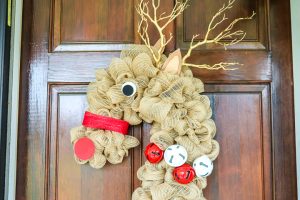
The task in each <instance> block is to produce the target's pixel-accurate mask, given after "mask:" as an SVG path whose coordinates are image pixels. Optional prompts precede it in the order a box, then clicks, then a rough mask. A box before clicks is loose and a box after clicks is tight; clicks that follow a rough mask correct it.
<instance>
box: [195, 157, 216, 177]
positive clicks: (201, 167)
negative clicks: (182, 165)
mask: <svg viewBox="0 0 300 200" xmlns="http://www.w3.org/2000/svg"><path fill="white" fill-rule="evenodd" d="M193 168H194V169H195V171H196V175H197V176H198V177H207V176H209V175H210V174H211V173H212V171H213V169H214V165H213V163H212V161H211V160H210V159H209V157H207V156H206V155H204V156H201V157H199V158H197V159H196V160H195V161H194V163H193Z"/></svg>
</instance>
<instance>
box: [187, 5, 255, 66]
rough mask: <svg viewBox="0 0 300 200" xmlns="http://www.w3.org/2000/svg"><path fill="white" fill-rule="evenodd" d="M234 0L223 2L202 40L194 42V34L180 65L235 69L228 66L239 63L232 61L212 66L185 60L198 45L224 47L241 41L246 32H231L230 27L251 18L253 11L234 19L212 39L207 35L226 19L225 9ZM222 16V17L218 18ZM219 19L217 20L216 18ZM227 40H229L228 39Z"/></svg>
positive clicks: (227, 8) (195, 36)
mask: <svg viewBox="0 0 300 200" xmlns="http://www.w3.org/2000/svg"><path fill="white" fill-rule="evenodd" d="M234 2H235V0H229V2H228V3H227V4H224V5H223V7H222V8H221V9H220V10H219V11H218V12H217V13H216V14H215V15H214V16H213V18H212V19H211V21H210V23H209V25H208V29H207V32H206V34H205V37H204V39H203V40H202V41H199V42H197V43H194V40H195V39H196V38H197V37H198V36H199V35H198V34H197V35H194V36H193V38H192V40H191V43H190V48H189V50H188V52H187V54H186V55H185V56H184V57H183V59H182V65H184V66H190V67H196V68H202V69H209V70H217V69H223V70H235V69H237V68H230V67H232V66H235V65H241V64H239V63H236V62H233V63H226V62H221V63H218V64H215V65H213V66H210V65H207V64H201V65H196V64H192V63H187V62H186V60H187V59H188V58H189V57H190V56H191V53H192V51H193V50H194V49H196V48H198V47H199V46H202V45H206V44H219V45H222V46H224V48H225V49H226V48H227V46H230V45H234V44H237V43H239V42H241V41H242V40H243V39H244V38H245V36H246V32H245V31H243V30H237V31H234V32H232V29H233V28H234V26H235V25H236V24H237V23H238V22H240V21H242V20H250V19H253V17H254V15H255V12H253V13H252V15H251V16H249V17H244V18H243V17H241V18H237V19H234V20H233V21H232V22H231V23H230V24H229V25H228V26H227V27H226V28H225V29H224V30H222V31H220V33H219V34H217V36H215V37H214V38H212V39H209V36H210V34H211V32H212V31H213V30H215V29H216V28H217V27H218V26H219V25H220V24H222V23H223V22H224V21H226V20H227V19H228V18H227V17H226V11H228V10H230V9H231V8H232V7H233V4H234ZM221 16H222V19H219V18H220V17H221ZM217 19H219V20H217ZM228 40H229V41H228Z"/></svg>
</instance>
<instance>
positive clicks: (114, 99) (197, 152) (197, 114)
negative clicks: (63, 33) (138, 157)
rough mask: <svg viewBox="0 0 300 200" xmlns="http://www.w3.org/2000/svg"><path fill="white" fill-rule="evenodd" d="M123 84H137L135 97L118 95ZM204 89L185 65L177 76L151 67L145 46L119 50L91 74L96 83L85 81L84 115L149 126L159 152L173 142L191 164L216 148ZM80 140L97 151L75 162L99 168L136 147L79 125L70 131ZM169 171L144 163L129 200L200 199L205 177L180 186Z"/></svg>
mask: <svg viewBox="0 0 300 200" xmlns="http://www.w3.org/2000/svg"><path fill="white" fill-rule="evenodd" d="M164 60H166V57H165V56H164ZM126 81H132V82H134V83H136V84H137V86H138V91H137V94H136V95H135V96H134V97H126V96H124V95H123V94H122V92H121V86H122V84H123V83H124V82H126ZM203 91H204V85H203V83H202V82H201V80H199V79H196V78H193V74H192V72H191V70H190V69H188V68H186V67H184V68H183V69H182V71H181V73H180V74H179V75H174V74H169V73H166V72H163V71H162V70H159V69H158V68H156V66H155V64H154V61H153V59H152V57H151V53H150V52H149V50H148V49H147V47H146V46H142V45H133V46H132V47H131V48H129V49H127V50H124V51H122V53H121V57H120V58H115V59H114V60H113V61H112V62H111V64H110V65H109V67H108V68H107V69H99V70H98V71H97V72H96V81H95V82H93V83H90V85H89V87H88V91H87V98H88V103H89V108H88V111H90V112H92V113H95V114H101V115H105V116H111V117H114V118H118V119H124V120H126V121H128V122H129V123H130V124H131V125H137V124H140V123H141V122H142V121H145V122H148V123H152V125H153V126H152V129H151V131H150V134H151V139H150V140H151V142H153V143H155V144H156V145H158V146H159V147H160V148H161V149H163V150H164V149H166V148H167V147H168V146H170V145H172V144H174V143H177V144H180V145H182V146H183V147H185V148H186V150H187V151H188V158H189V160H188V161H189V162H190V163H191V162H193V160H194V159H195V158H197V157H199V156H201V155H208V156H209V158H210V159H212V160H214V159H215V158H216V157H217V155H218V153H219V145H218V143H217V142H216V141H215V140H213V139H212V138H213V137H214V136H215V133H216V127H215V124H214V121H213V120H211V116H212V110H211V108H210V101H209V99H208V97H207V96H205V95H201V93H202V92H203ZM82 137H88V138H90V139H91V140H92V141H93V142H94V144H95V147H96V153H95V154H94V156H93V157H92V158H91V159H90V160H89V161H82V160H80V159H78V158H77V157H76V156H75V159H76V161H77V162H78V163H79V164H83V163H86V162H89V164H90V165H91V166H92V167H94V168H102V167H103V166H104V165H105V163H106V161H108V162H110V163H112V164H118V163H121V162H122V160H123V158H124V156H127V155H128V150H129V149H130V148H133V147H136V146H137V145H138V144H139V141H138V140H137V139H136V138H134V137H132V136H124V135H122V134H119V133H116V132H113V131H107V130H99V129H92V128H86V127H83V126H80V127H77V128H74V129H72V130H71V141H72V143H73V144H74V143H75V142H76V141H77V140H78V139H79V138H82ZM172 170H173V168H172V167H170V166H168V165H166V163H165V162H164V161H162V162H161V163H159V164H157V165H156V164H151V163H149V162H147V163H146V164H145V165H144V166H142V167H141V168H140V169H139V171H138V178H139V179H140V180H141V181H142V186H141V187H140V188H138V189H137V190H136V191H135V192H134V194H133V197H132V199H134V200H151V199H155V200H166V199H191V200H192V199H193V200H196V199H197V200H199V198H200V197H202V196H203V195H202V189H203V188H205V186H206V180H205V179H204V178H200V179H199V178H196V179H195V180H194V181H193V182H192V183H190V184H188V185H181V184H178V183H176V182H175V181H174V180H173V177H172V174H171V172H172Z"/></svg>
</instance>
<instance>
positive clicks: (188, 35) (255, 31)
mask: <svg viewBox="0 0 300 200" xmlns="http://www.w3.org/2000/svg"><path fill="white" fill-rule="evenodd" d="M231 2H233V1H231ZM190 5H191V6H190V7H189V9H187V10H186V11H185V13H184V15H182V16H180V17H179V19H178V25H177V27H178V30H177V36H178V41H177V42H178V44H179V45H180V46H181V48H183V49H186V48H188V46H189V44H190V41H191V40H192V38H193V36H194V35H196V34H198V37H197V38H196V39H195V41H197V40H203V39H204V37H205V34H206V32H207V30H208V26H209V23H210V22H211V20H212V18H213V16H214V15H215V13H217V12H218V11H219V10H220V8H222V6H224V7H223V8H225V7H226V6H227V1H223V0H218V1H213V3H212V1H209V0H203V1H197V0H191V1H190ZM267 7H268V4H267V1H266V0H239V1H236V2H235V3H234V4H233V6H232V8H231V9H229V10H228V11H227V12H225V15H223V14H220V15H218V16H216V18H215V19H214V21H213V23H212V26H211V27H214V26H215V25H216V28H215V29H214V30H213V31H212V32H211V34H210V35H209V36H208V39H212V38H214V37H216V36H217V35H218V34H219V33H220V32H221V31H222V30H225V28H227V27H228V26H229V25H230V23H231V22H232V20H233V19H236V18H239V17H250V16H251V15H252V14H253V12H255V13H256V14H255V16H254V19H253V20H242V21H241V22H239V23H237V24H236V26H235V27H234V28H233V29H232V32H234V31H237V30H244V31H245V32H246V33H247V35H246V36H245V38H244V40H243V41H242V42H241V43H239V44H236V45H233V46H229V47H228V49H255V50H258V49H266V48H267V47H268V39H267V38H268V27H267V20H268V15H267ZM223 17H224V18H225V20H224V21H223V22H222V23H220V24H219V22H221V21H222V18H223ZM228 41H229V40H227V42H228ZM221 48H222V46H220V45H206V46H202V47H200V48H198V49H210V50H212V49H221Z"/></svg>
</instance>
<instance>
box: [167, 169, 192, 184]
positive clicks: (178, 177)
mask: <svg viewBox="0 0 300 200" xmlns="http://www.w3.org/2000/svg"><path fill="white" fill-rule="evenodd" d="M195 175H196V172H195V170H194V169H193V168H192V166H190V165H189V164H184V165H181V166H180V167H176V168H175V169H174V170H173V177H174V179H175V181H177V182H178V183H180V184H188V183H190V182H192V181H193V180H194V178H195Z"/></svg>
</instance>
